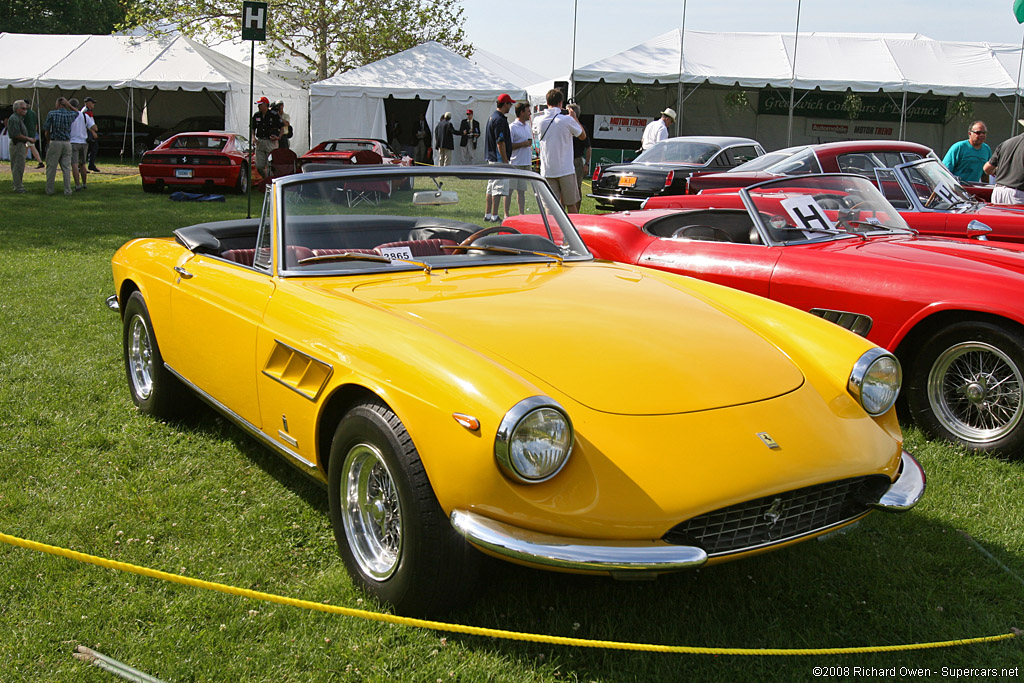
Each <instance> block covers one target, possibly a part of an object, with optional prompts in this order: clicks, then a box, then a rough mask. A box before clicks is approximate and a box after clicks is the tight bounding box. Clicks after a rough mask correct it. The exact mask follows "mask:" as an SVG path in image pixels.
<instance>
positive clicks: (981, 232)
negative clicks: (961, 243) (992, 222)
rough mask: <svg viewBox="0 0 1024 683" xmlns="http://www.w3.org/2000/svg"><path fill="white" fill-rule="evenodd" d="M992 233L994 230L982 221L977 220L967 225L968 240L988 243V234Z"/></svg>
mask: <svg viewBox="0 0 1024 683" xmlns="http://www.w3.org/2000/svg"><path fill="white" fill-rule="evenodd" d="M990 232H992V228H990V227H989V226H987V225H985V224H984V223H982V222H981V221H977V220H975V221H971V222H970V223H968V224H967V239H979V240H982V241H988V234H989V233H990Z"/></svg>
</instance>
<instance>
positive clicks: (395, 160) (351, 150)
mask: <svg viewBox="0 0 1024 683" xmlns="http://www.w3.org/2000/svg"><path fill="white" fill-rule="evenodd" d="M367 151H369V152H373V153H375V154H377V155H379V156H380V158H381V160H380V161H379V162H377V163H382V164H394V165H396V166H412V165H413V162H412V157H409V156H405V155H403V154H400V153H398V152H396V151H395V150H394V148H393V147H391V145H389V144H388V143H387V142H385V141H384V140H377V139H373V138H338V139H335V140H325V141H323V142H321V143H320V144H319V145H317V146H316V147H314V148H313V149H311V150H309V151H308V152H306V153H305V154H303V155H302V156H301V157H299V168H300V169H303V170H305V168H306V166H307V165H308V164H313V163H331V162H335V163H337V162H340V163H359V162H358V161H355V162H354V161H353V159H358V157H357V156H356V155H357V154H358V153H359V152H367Z"/></svg>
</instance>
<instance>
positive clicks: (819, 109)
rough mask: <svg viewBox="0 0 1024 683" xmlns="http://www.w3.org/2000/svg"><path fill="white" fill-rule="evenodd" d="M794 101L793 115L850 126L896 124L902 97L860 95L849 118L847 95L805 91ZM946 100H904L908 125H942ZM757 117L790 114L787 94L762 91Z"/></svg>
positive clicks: (910, 98) (894, 95) (915, 97)
mask: <svg viewBox="0 0 1024 683" xmlns="http://www.w3.org/2000/svg"><path fill="white" fill-rule="evenodd" d="M796 96H797V102H796V103H795V104H794V106H793V116H808V117H811V118H821V119H846V120H847V121H849V122H850V125H851V126H852V125H855V124H856V122H857V121H859V120H864V121H895V122H899V120H900V107H901V106H902V103H903V102H902V98H903V95H902V94H901V93H894V94H893V98H890V97H889V96H888V95H860V102H859V104H860V108H859V109H858V110H857V118H855V119H850V118H849V114H848V112H847V110H846V108H845V107H846V106H847V104H848V103H847V101H846V93H841V92H804V93H797V94H796ZM946 102H947V101H946V99H936V98H924V97H917V96H916V95H914V96H909V97H908V99H907V118H906V120H907V122H908V123H945V121H946ZM757 113H758V114H776V115H779V116H787V115H788V114H789V93H783V92H782V91H780V90H773V89H771V88H767V89H764V90H761V91H760V93H759V95H758V98H757Z"/></svg>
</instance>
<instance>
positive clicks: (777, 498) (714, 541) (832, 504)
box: [662, 474, 891, 556]
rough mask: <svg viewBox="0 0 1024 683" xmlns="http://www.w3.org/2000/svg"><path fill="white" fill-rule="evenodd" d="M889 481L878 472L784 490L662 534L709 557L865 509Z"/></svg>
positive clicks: (823, 524) (814, 527)
mask: <svg viewBox="0 0 1024 683" xmlns="http://www.w3.org/2000/svg"><path fill="white" fill-rule="evenodd" d="M890 484H891V482H890V481H889V478H888V477H886V476H885V475H882V474H876V475H871V476H868V477H855V478H852V479H843V480H841V481H834V482H829V483H827V484H816V485H815V486H808V487H806V488H802V489H797V490H795V491H786V492H784V493H779V494H776V495H773V496H765V497H764V498H758V499H757V500H751V501H747V502H745V503H739V504H737V505H731V506H729V507H727V508H722V509H721V510H715V511H714V512H709V513H707V514H705V515H701V516H700V517H694V518H693V519H691V520H688V521H686V522H683V523H681V524H677V525H676V526H674V527H673V528H672V529H670V530H669V532H668V533H666V534H665V535H664V536H663V537H662V538H663V540H664V541H665V542H667V543H672V544H675V545H694V546H698V547H700V548H703V549H704V551H705V552H706V553H707V554H708V555H710V556H714V555H725V554H728V553H735V552H740V551H742V550H748V549H751V548H756V547H759V546H765V545H773V544H776V543H782V542H784V541H786V540H789V539H792V538H796V537H799V536H803V535H805V534H808V533H811V532H814V531H818V530H821V529H826V528H828V527H830V526H833V525H835V524H838V523H840V522H843V521H846V520H849V519H853V518H855V517H858V516H860V515H862V514H864V513H865V512H867V510H868V506H869V505H871V504H872V503H875V502H877V501H878V499H879V498H881V497H882V494H883V493H885V491H886V489H888V488H889V486H890Z"/></svg>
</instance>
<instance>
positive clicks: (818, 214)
mask: <svg viewBox="0 0 1024 683" xmlns="http://www.w3.org/2000/svg"><path fill="white" fill-rule="evenodd" d="M740 192H741V194H742V195H743V196H744V200H745V201H746V202H747V205H748V207H749V206H753V207H754V212H755V220H757V221H758V222H759V223H760V224H761V225H762V226H763V227H764V230H765V232H766V233H767V234H768V236H769V237H770V238H771V241H772V242H773V243H776V244H797V243H803V242H816V241H820V240H829V239H836V238H838V237H848V236H856V235H859V236H861V237H864V236H866V235H880V234H892V233H897V232H912V231H911V230H910V228H909V226H908V225H907V223H906V222H905V221H904V220H903V218H902V217H901V216H900V214H899V213H898V212H897V211H896V209H894V208H893V206H892V205H891V204H890V203H889V202H888V201H886V199H885V197H883V196H882V194H881V193H880V192H879V191H878V189H877V188H875V186H874V185H873V184H872V183H871V182H870V181H869V180H867V179H865V178H861V177H859V176H853V175H839V174H828V175H808V176H800V177H797V178H784V179H781V180H771V181H768V182H764V183H758V184H757V185H752V186H751V187H748V188H745V189H743V190H741V191H740Z"/></svg>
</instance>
